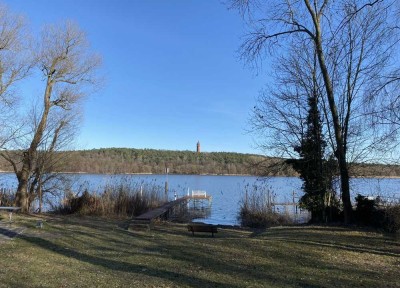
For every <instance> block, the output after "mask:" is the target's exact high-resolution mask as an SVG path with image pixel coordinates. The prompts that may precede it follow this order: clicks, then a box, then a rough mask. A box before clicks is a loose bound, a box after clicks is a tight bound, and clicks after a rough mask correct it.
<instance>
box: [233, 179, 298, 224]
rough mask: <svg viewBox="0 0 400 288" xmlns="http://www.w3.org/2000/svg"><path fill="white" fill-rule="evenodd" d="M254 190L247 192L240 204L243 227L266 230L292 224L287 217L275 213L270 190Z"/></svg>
mask: <svg viewBox="0 0 400 288" xmlns="http://www.w3.org/2000/svg"><path fill="white" fill-rule="evenodd" d="M247 188H248V187H247ZM252 188H253V190H251V191H250V192H249V191H246V194H245V197H244V199H242V200H241V203H240V210H239V215H238V219H239V221H240V223H241V225H242V226H245V227H251V228H266V227H271V226H279V225H286V224H291V223H292V221H291V220H290V217H288V216H287V215H285V214H280V213H277V212H274V211H273V206H272V199H271V196H272V193H271V192H270V191H269V190H267V191H263V190H260V189H258V187H257V186H253V187H252Z"/></svg>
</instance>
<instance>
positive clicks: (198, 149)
mask: <svg viewBox="0 0 400 288" xmlns="http://www.w3.org/2000/svg"><path fill="white" fill-rule="evenodd" d="M196 151H197V153H200V141H197V149H196Z"/></svg>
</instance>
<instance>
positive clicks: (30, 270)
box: [0, 215, 400, 287]
mask: <svg viewBox="0 0 400 288" xmlns="http://www.w3.org/2000/svg"><path fill="white" fill-rule="evenodd" d="M5 216H6V215H4V219H3V220H2V221H5V220H6V218H5ZM45 218H46V222H45V224H44V228H43V229H37V228H35V225H36V222H37V220H38V218H36V217H28V216H21V215H17V216H16V217H14V219H15V222H14V224H12V226H11V227H10V228H12V227H15V226H23V227H27V229H25V230H24V232H23V233H22V234H21V235H20V236H18V237H16V238H14V239H12V240H2V238H1V237H0V256H1V257H0V287H400V278H399V271H400V240H399V238H398V237H397V238H396V236H393V235H392V236H391V235H382V234H379V233H374V232H367V231H362V230H351V229H347V228H340V227H316V226H314V227H308V226H304V227H302V226H298V227H296V226H294V227H279V228H270V229H267V230H264V231H251V230H238V229H236V230H235V229H219V231H218V233H217V234H216V236H215V238H212V237H211V235H210V234H209V233H198V234H197V235H195V236H194V237H193V236H191V234H190V233H189V232H188V231H187V229H186V225H181V224H171V223H160V224H157V225H155V226H154V228H153V229H152V230H151V231H144V230H137V231H135V230H133V231H132V230H126V229H124V227H123V226H124V225H123V224H124V221H121V220H112V219H102V218H93V217H81V218H79V217H73V216H68V217H67V216H63V217H58V216H46V217H45ZM4 227H7V226H3V229H6V228H4ZM1 231H4V230H1V229H0V233H1ZM0 236H1V234H0Z"/></svg>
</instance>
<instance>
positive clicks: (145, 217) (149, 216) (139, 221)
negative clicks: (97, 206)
mask: <svg viewBox="0 0 400 288" xmlns="http://www.w3.org/2000/svg"><path fill="white" fill-rule="evenodd" d="M211 199H212V197H211V196H207V195H204V196H202V195H193V196H183V197H181V198H178V199H175V200H173V201H170V202H167V203H165V204H164V205H162V206H160V207H158V208H155V209H153V210H150V211H147V212H145V213H143V214H141V215H139V216H137V217H134V218H133V219H132V222H131V225H133V226H136V227H138V226H144V227H146V228H147V229H150V227H151V224H152V222H153V221H154V220H155V219H158V218H161V219H168V217H169V213H170V211H171V210H172V209H173V208H174V207H175V206H178V205H182V204H186V203H187V202H188V201H190V200H208V201H210V200H211Z"/></svg>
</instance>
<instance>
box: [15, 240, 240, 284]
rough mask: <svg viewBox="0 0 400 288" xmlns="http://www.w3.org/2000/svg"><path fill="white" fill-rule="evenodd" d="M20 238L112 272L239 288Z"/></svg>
mask: <svg viewBox="0 0 400 288" xmlns="http://www.w3.org/2000/svg"><path fill="white" fill-rule="evenodd" d="M20 238H21V239H23V240H25V241H27V242H29V243H31V244H34V245H36V246H38V247H41V248H43V249H47V250H50V251H52V252H55V253H58V254H61V255H63V256H65V257H71V258H74V259H76V260H78V261H82V262H86V263H89V264H91V265H97V266H101V267H103V268H106V269H110V270H115V271H120V272H128V273H135V274H141V275H147V276H151V277H156V278H162V279H165V280H169V281H172V282H173V283H176V284H178V285H186V286H193V287H226V288H228V287H238V286H235V285H232V284H229V285H228V284H224V283H219V282H215V281H211V280H206V279H201V278H198V277H197V276H196V274H193V275H191V276H190V277H189V276H187V275H184V274H181V273H176V272H171V271H167V270H162V269H152V268H149V267H148V266H145V265H140V264H133V263H128V262H124V261H115V260H111V259H105V258H102V257H97V256H91V255H87V254H84V253H81V252H78V251H75V250H73V249H68V248H65V247H62V246H60V245H58V244H55V243H53V242H50V241H48V240H45V239H42V238H38V237H28V236H25V235H21V236H20Z"/></svg>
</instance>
